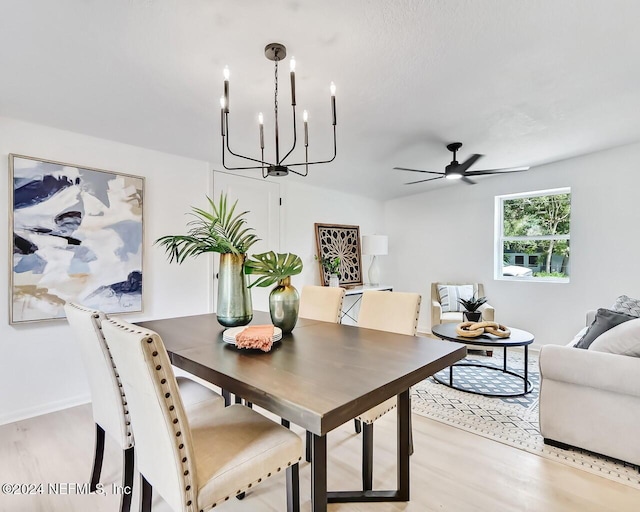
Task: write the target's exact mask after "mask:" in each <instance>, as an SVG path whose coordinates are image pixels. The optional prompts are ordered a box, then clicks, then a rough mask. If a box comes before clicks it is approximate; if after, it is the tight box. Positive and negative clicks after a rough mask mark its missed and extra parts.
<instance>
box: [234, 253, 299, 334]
mask: <svg viewBox="0 0 640 512" xmlns="http://www.w3.org/2000/svg"><path fill="white" fill-rule="evenodd" d="M302 266H303V265H302V260H301V259H300V257H299V256H297V255H295V254H292V253H284V254H281V253H278V254H277V253H275V252H273V251H269V252H265V253H262V254H253V255H252V256H251V258H250V259H248V260H247V261H246V262H245V264H244V270H245V272H246V273H247V274H249V275H258V276H260V277H259V278H258V279H256V280H255V281H254V282H253V283H251V284H250V285H249V287H250V288H251V287H253V286H260V287H262V288H266V287H267V286H271V285H273V284H275V283H278V284H277V286H276V287H275V288H274V289H273V290H271V293H270V294H269V313H270V314H271V321H272V322H273V325H275V326H276V327H279V328H280V329H282V332H283V333H285V334H286V333H289V332H291V331H292V330H293V328H294V327H295V325H296V322H297V321H298V310H299V307H300V296H299V295H298V290H296V289H295V287H294V286H293V285H292V284H291V276H295V275H297V274H299V273H300V272H302Z"/></svg>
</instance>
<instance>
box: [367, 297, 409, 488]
mask: <svg viewBox="0 0 640 512" xmlns="http://www.w3.org/2000/svg"><path fill="white" fill-rule="evenodd" d="M420 302H421V296H420V295H419V294H417V293H403V292H388V291H365V292H364V294H363V295H362V302H361V304H360V313H359V314H358V327H364V328H365V329H376V330H378V331H387V332H393V333H397V334H407V335H410V336H415V334H416V332H417V329H418V316H419V315H420ZM373 371H375V368H374V369H373ZM396 406H397V399H396V397H395V396H394V397H392V398H389V399H388V400H386V401H384V402H382V403H381V404H379V405H377V406H375V407H373V408H372V409H369V410H368V411H366V412H364V413H363V414H361V415H360V416H358V417H357V418H356V431H359V430H360V424H362V427H361V428H362V488H363V490H364V491H369V490H371V489H372V485H373V422H374V421H375V420H377V419H378V418H381V417H382V416H383V415H385V414H386V413H387V412H389V411H391V410H392V409H394V408H395V407H396ZM409 421H411V415H409ZM409 425H411V423H409ZM409 436H410V437H409V440H410V441H409V442H410V444H411V446H410V448H409V453H413V439H412V435H411V426H410V427H409Z"/></svg>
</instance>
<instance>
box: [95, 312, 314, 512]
mask: <svg viewBox="0 0 640 512" xmlns="http://www.w3.org/2000/svg"><path fill="white" fill-rule="evenodd" d="M102 330H103V333H104V336H105V338H106V340H107V343H108V345H109V347H110V349H111V354H112V355H113V359H114V361H115V364H116V367H117V368H118V373H119V375H120V379H121V381H122V385H123V386H124V390H125V393H126V395H127V401H128V405H129V412H130V417H131V424H132V427H133V431H134V433H135V435H136V459H137V466H138V470H139V472H140V477H141V484H142V498H141V501H142V507H141V510H142V512H150V511H151V496H152V489H155V490H156V492H158V494H160V495H161V496H162V498H163V499H164V500H165V501H166V502H167V503H168V505H169V506H170V507H171V509H173V510H174V511H176V512H199V511H204V510H209V509H211V508H213V507H216V506H217V505H219V504H221V503H223V502H225V501H227V500H228V499H229V498H230V497H232V496H237V495H240V494H243V493H244V492H245V491H247V490H248V489H250V488H251V487H253V486H255V485H256V484H258V483H259V482H261V481H262V480H266V479H267V478H268V477H270V476H272V475H275V474H277V473H279V472H280V471H282V470H283V469H285V470H286V474H287V479H286V482H287V511H288V512H297V511H298V510H299V507H300V499H299V486H298V462H299V461H300V460H301V458H302V457H301V454H302V441H301V439H300V437H298V436H297V435H296V434H294V433H293V432H291V431H290V430H288V429H286V428H284V427H282V426H280V425H278V424H277V423H275V422H273V421H271V420H269V419H267V418H266V417H264V416H262V415H260V414H259V413H257V412H255V411H253V410H252V409H249V408H248V407H245V406H243V405H239V404H234V405H231V406H229V407H225V408H221V409H220V410H218V411H216V414H213V415H212V414H206V411H202V410H197V409H191V410H190V411H189V413H188V414H187V413H186V412H185V408H184V406H183V402H182V399H181V396H180V392H179V390H178V386H177V383H176V379H175V377H174V373H173V370H172V367H171V363H170V362H169V356H168V354H167V351H166V349H165V347H164V344H163V342H162V339H161V338H160V336H159V335H158V334H157V333H155V332H153V331H149V330H146V329H142V328H140V327H138V326H135V325H132V324H129V323H127V322H124V321H122V320H118V319H113V318H112V319H109V320H106V321H105V322H103V324H102Z"/></svg>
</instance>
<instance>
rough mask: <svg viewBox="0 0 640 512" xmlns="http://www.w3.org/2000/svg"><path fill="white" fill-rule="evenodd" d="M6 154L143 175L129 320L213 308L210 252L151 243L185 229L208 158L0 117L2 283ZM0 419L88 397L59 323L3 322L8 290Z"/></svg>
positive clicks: (4, 282)
mask: <svg viewBox="0 0 640 512" xmlns="http://www.w3.org/2000/svg"><path fill="white" fill-rule="evenodd" d="M9 153H18V154H23V155H28V156H34V157H41V158H45V159H50V160H56V161H60V162H65V163H71V164H78V165H86V166H89V167H96V168H100V169H107V170H111V171H117V172H125V173H129V174H134V175H138V176H144V177H145V178H146V179H145V197H144V227H145V248H144V250H145V254H144V268H143V274H144V277H143V282H144V285H143V287H144V292H143V293H144V299H143V300H144V313H143V314H138V315H128V316H127V317H126V318H127V320H131V321H135V320H141V319H151V318H157V317H166V316H180V315H191V314H198V313H205V312H208V311H210V310H211V277H210V276H211V258H207V257H201V258H199V259H197V260H191V261H188V262H186V263H184V264H182V265H181V266H179V265H176V264H172V265H170V264H169V263H168V262H167V259H166V257H165V256H164V252H163V251H162V250H161V249H160V248H158V247H154V246H153V245H152V244H153V241H154V240H155V239H157V238H158V237H159V236H161V235H164V234H172V233H179V232H183V231H184V226H185V221H186V217H185V215H184V214H185V212H187V211H189V208H190V205H192V204H198V203H202V199H203V198H204V193H205V191H209V190H211V187H212V183H211V181H212V180H211V176H210V172H209V170H208V164H207V163H206V162H202V161H196V160H191V159H187V158H182V157H178V156H174V155H169V154H164V153H159V152H157V151H150V150H146V149H142V148H137V147H133V146H127V145H125V144H120V143H115V142H111V141H107V140H102V139H96V138H93V137H88V136H85V135H80V134H77V133H71V132H66V131H62V130H57V129H53V128H48V127H44V126H39V125H34V124H29V123H25V122H21V121H15V120H10V119H6V118H0V171H1V172H2V174H4V176H5V179H0V198H2V202H3V208H0V225H1V226H3V233H2V234H0V245H1V246H2V248H1V249H0V289H2V290H5V291H6V290H8V286H9V275H8V273H9V261H8V259H7V258H8V256H9V248H8V241H9V236H10V233H7V226H8V222H9V220H8V197H9V190H8V189H7V186H8V185H9V179H8V178H7V176H8V157H7V155H8V154H9ZM0 312H1V317H0V424H2V423H7V422H10V421H15V420H16V419H19V418H24V417H29V416H33V415H36V414H41V413H43V412H48V411H53V410H57V409H61V408H64V407H67V406H70V405H74V404H77V403H81V402H85V401H87V400H88V399H89V388H88V384H87V382H86V377H85V374H84V370H83V368H82V365H81V361H80V359H79V357H78V355H77V351H76V350H75V348H74V345H73V343H72V339H71V332H70V330H69V328H68V326H67V325H66V323H65V322H64V321H53V322H44V323H39V324H22V325H18V326H10V325H9V324H8V322H9V320H8V293H1V294H0Z"/></svg>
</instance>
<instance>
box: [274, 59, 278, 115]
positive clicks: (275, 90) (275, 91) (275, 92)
mask: <svg viewBox="0 0 640 512" xmlns="http://www.w3.org/2000/svg"><path fill="white" fill-rule="evenodd" d="M278 61H279V59H278V58H276V60H275V63H276V66H275V72H274V76H275V82H276V85H275V87H274V93H273V106H274V109H275V116H276V119H277V118H278Z"/></svg>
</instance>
